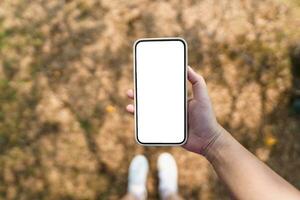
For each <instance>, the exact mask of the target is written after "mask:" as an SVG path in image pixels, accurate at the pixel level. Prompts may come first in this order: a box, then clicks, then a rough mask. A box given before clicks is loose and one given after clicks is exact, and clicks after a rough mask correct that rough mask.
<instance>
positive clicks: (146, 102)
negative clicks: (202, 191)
mask: <svg viewBox="0 0 300 200" xmlns="http://www.w3.org/2000/svg"><path fill="white" fill-rule="evenodd" d="M186 83H187V44H186V42H185V41H184V40H183V39H182V38H147V39H140V40H137V41H136V42H135V44H134V89H135V90H134V97H135V135H136V140H137V142H138V143H139V144H141V145H152V146H171V145H172V146H173V145H174V146H175V145H182V144H184V143H185V142H186V139H187V86H186Z"/></svg>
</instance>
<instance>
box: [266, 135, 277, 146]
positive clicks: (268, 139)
mask: <svg viewBox="0 0 300 200" xmlns="http://www.w3.org/2000/svg"><path fill="white" fill-rule="evenodd" d="M264 142H265V145H266V146H268V147H272V146H274V145H275V144H277V142H278V140H277V138H276V137H274V136H273V135H268V136H267V137H266V138H265V141H264Z"/></svg>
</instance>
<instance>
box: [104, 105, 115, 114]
mask: <svg viewBox="0 0 300 200" xmlns="http://www.w3.org/2000/svg"><path fill="white" fill-rule="evenodd" d="M106 112H108V113H113V112H116V108H115V107H114V106H112V105H108V106H106Z"/></svg>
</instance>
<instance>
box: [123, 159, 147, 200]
mask: <svg viewBox="0 0 300 200" xmlns="http://www.w3.org/2000/svg"><path fill="white" fill-rule="evenodd" d="M148 170H149V164H148V161H147V159H146V157H145V156H143V155H137V156H135V157H134V158H133V159H132V161H131V163H130V166H129V174H128V193H130V194H132V195H133V196H135V198H136V199H138V200H144V199H146V197H147V189H146V182H147V174H148Z"/></svg>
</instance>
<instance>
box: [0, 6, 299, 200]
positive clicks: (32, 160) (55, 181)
mask: <svg viewBox="0 0 300 200" xmlns="http://www.w3.org/2000/svg"><path fill="white" fill-rule="evenodd" d="M293 10H294V8H293V7H292V6H289V5H285V4H282V3H277V2H275V1H270V0H224V1H220V0H201V1H192V0H169V1H147V0H135V1H116V0H102V1H98V0H74V1H68V0H59V1H46V0H37V1H30V0H27V1H22V0H4V1H1V2H0V91H1V92H0V145H1V146H0V185H1V186H0V199H118V198H120V197H121V196H122V195H123V194H124V193H125V192H126V181H127V180H126V177H127V167H128V165H129V162H130V160H131V158H132V157H133V156H134V155H136V154H137V153H143V154H145V155H146V156H147V157H148V158H149V160H150V162H151V174H150V179H149V181H148V189H149V196H150V199H156V198H157V190H156V187H157V180H156V171H155V163H156V158H157V155H158V154H159V153H160V152H162V151H168V152H171V153H172V154H173V155H174V156H175V158H176V160H177V163H178V165H179V172H180V181H179V185H180V192H181V194H182V195H183V197H185V198H187V199H229V196H228V194H227V193H226V191H225V190H224V188H223V187H222V186H221V184H220V182H219V181H218V180H217V178H216V176H215V174H214V172H213V171H212V169H211V167H210V166H209V164H208V163H207V161H206V160H205V159H203V158H201V157H199V156H197V155H195V154H192V153H188V152H186V151H185V150H183V149H181V148H170V147H168V148H167V147H165V148H164V147H161V148H144V147H141V146H138V145H137V144H136V143H135V140H134V134H133V119H132V116H130V115H128V114H127V113H126V112H125V110H124V106H125V105H126V104H127V103H128V100H127V99H126V97H125V91H126V89H128V88H131V87H132V76H131V75H132V55H131V52H132V43H133V41H134V40H136V39H137V38H141V37H164V36H180V37H183V38H185V39H186V40H187V42H188V44H189V64H190V65H192V66H194V67H195V68H196V70H197V71H199V72H200V73H202V74H203V76H204V77H205V78H206V80H207V82H208V86H209V90H210V95H211V97H212V100H213V103H214V106H215V111H216V113H217V116H218V119H219V121H220V122H221V123H222V124H223V125H224V126H225V127H226V128H227V129H228V130H230V131H231V132H232V134H233V135H234V136H235V137H236V138H237V139H238V140H239V141H241V142H242V143H243V144H244V145H245V146H246V147H247V148H249V149H250V150H251V151H252V152H253V153H255V154H256V155H257V156H258V157H259V158H261V159H262V160H264V161H266V162H268V164H270V165H271V167H272V168H274V169H275V170H276V171H277V172H278V173H279V174H281V175H283V176H284V177H285V178H286V179H288V180H289V181H290V182H292V183H293V184H294V185H296V186H297V187H300V182H299V180H300V174H299V173H296V172H297V170H298V169H299V168H300V161H299V156H300V146H299V142H298V141H299V139H300V137H299V131H300V124H299V118H296V117H295V116H293V115H292V114H291V113H290V111H289V109H288V107H289V105H288V101H289V95H290V88H291V78H292V77H291V74H290V61H289V54H288V53H289V52H288V49H289V46H290V45H291V44H293V43H294V42H295V41H297V40H299V35H297V34H298V33H299V27H300V26H299V24H300V23H299V22H300V21H299V18H298V17H297V16H296V15H294V14H293V13H294V12H293Z"/></svg>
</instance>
